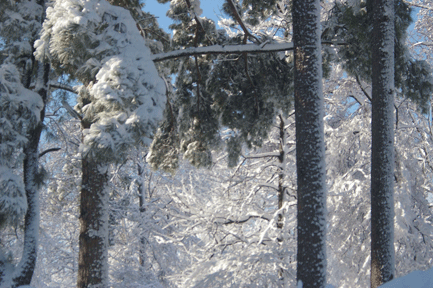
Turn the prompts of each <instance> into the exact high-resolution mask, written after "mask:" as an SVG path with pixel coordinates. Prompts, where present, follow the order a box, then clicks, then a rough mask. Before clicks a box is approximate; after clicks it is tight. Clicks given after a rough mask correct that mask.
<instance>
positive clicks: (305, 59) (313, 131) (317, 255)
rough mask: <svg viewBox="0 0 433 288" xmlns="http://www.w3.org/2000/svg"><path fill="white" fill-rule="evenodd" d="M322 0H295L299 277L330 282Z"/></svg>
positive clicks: (318, 284)
mask: <svg viewBox="0 0 433 288" xmlns="http://www.w3.org/2000/svg"><path fill="white" fill-rule="evenodd" d="M319 2H320V1H319V0H297V1H293V42H294V46H295V53H294V54H295V55H294V57H295V113H296V114H295V115H296V161H297V184H298V252H297V281H298V283H300V282H301V281H302V283H303V285H304V287H324V286H325V283H326V250H325V232H326V222H325V215H326V182H325V180H326V178H325V177H326V176H325V175H326V174H325V145H324V133H323V96H322V69H321V64H322V61H321V60H322V59H321V43H320V3H319Z"/></svg>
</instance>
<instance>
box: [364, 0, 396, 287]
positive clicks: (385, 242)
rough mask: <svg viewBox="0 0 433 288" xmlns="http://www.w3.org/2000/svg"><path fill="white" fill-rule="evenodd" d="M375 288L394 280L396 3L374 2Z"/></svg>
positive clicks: (372, 277) (383, 0) (373, 258)
mask: <svg viewBox="0 0 433 288" xmlns="http://www.w3.org/2000/svg"><path fill="white" fill-rule="evenodd" d="M371 4H372V6H370V7H371V8H372V12H373V19H374V20H373V21H374V22H373V25H374V26H373V34H372V64H373V65H372V89H373V90H372V120H371V131H372V148H371V149H372V150H371V287H373V288H375V287H378V286H380V285H381V284H383V283H385V282H388V281H390V280H391V279H393V278H394V196H393V193H394V1H393V0H374V1H372V3H371Z"/></svg>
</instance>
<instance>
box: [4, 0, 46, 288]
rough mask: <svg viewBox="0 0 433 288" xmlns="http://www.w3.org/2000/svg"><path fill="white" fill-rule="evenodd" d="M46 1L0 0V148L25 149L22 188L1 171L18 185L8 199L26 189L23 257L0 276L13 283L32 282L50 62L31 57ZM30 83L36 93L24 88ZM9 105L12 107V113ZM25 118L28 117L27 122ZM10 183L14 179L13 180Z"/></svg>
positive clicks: (36, 240) (9, 150)
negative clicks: (0, 119) (0, 123)
mask: <svg viewBox="0 0 433 288" xmlns="http://www.w3.org/2000/svg"><path fill="white" fill-rule="evenodd" d="M44 5H45V2H44V1H2V2H1V12H0V18H1V20H2V22H1V24H0V36H1V37H2V40H3V41H4V42H3V43H4V47H3V49H2V56H0V62H1V63H2V71H3V72H4V74H3V76H4V77H5V78H4V79H2V82H3V83H2V84H3V88H4V89H2V91H1V93H2V95H1V97H2V106H3V107H4V108H6V109H4V110H2V114H3V113H4V116H5V119H6V123H5V124H6V125H11V124H12V126H11V127H9V128H6V131H2V134H3V132H4V135H2V138H3V139H2V142H3V141H5V142H3V144H5V145H6V146H7V147H4V148H5V150H3V149H2V151H4V152H5V153H6V154H8V153H10V152H11V149H13V150H15V151H16V153H15V154H14V155H13V156H17V155H19V154H20V153H21V151H20V149H23V150H22V154H21V155H24V159H22V158H20V157H19V158H18V159H19V160H20V161H21V160H23V166H22V169H23V183H24V187H21V188H20V185H17V183H16V181H17V179H16V176H13V177H12V174H11V173H5V174H3V175H4V176H5V178H8V177H9V180H8V179H5V178H3V179H2V180H4V181H6V182H8V184H7V185H6V186H8V188H11V186H15V188H14V189H17V188H18V191H17V192H16V194H15V193H12V194H10V195H9V196H12V198H15V196H13V195H16V196H18V197H17V198H18V199H15V200H12V198H10V197H9V200H8V201H12V202H11V203H9V204H13V202H15V205H12V206H16V204H17V203H16V201H23V200H22V199H21V200H20V199H19V198H20V197H19V196H21V197H22V196H23V193H21V192H20V191H19V190H21V189H22V188H24V190H25V199H24V201H23V203H22V205H21V207H24V206H26V207H25V209H24V210H26V214H25V219H24V247H23V252H22V256H21V260H20V262H19V263H18V265H17V266H16V267H14V268H13V269H12V270H10V271H12V272H11V274H10V275H7V277H4V278H3V277H0V284H1V285H10V286H12V287H15V286H20V285H25V284H30V282H31V279H32V276H33V272H34V269H35V265H36V257H37V247H38V234H39V213H40V212H39V189H40V185H41V184H42V182H43V178H44V175H43V173H42V170H43V169H41V167H39V159H38V158H39V151H38V146H39V142H40V138H41V133H42V128H43V121H44V116H45V105H46V103H47V102H48V90H47V83H48V77H49V70H50V67H49V65H44V64H43V63H40V62H38V61H36V60H35V58H34V56H33V52H34V49H33V44H34V42H35V40H36V39H37V38H38V37H39V31H40V29H41V23H42V21H43V17H44V10H45V7H44ZM11 81H12V82H11ZM32 87H33V88H32ZM30 88H31V89H32V90H33V91H34V92H33V91H30V90H28V89H30ZM35 92H36V93H35ZM15 93H20V94H22V95H17V94H15ZM29 105H30V106H29ZM13 109H16V110H15V111H14V112H13ZM10 113H12V114H10ZM2 116H3V115H2ZM5 119H4V120H5ZM24 120H26V121H28V122H27V123H26V122H25V121H24ZM6 127H7V126H6ZM10 128H12V129H16V132H13V133H12V134H10V131H9V132H8V131H7V130H9V129H10ZM15 133H18V134H21V135H22V138H21V139H20V140H19V139H15V140H18V143H15V144H17V145H14V146H13V147H11V146H10V145H11V144H12V142H10V141H13V140H12V139H11V137H12V138H14V137H16V136H17V135H15V136H12V135H13V134H15ZM20 141H25V143H19V142H20ZM8 146H9V147H8ZM3 156H5V155H2V157H3ZM9 157H12V155H11V154H10V155H9ZM14 165H15V164H14ZM9 168H11V166H9ZM13 168H17V167H16V166H15V167H13ZM10 177H12V178H10ZM10 180H11V181H10ZM14 182H15V184H13V183H14ZM4 183H5V182H4ZM5 188H6V187H5ZM3 192H6V193H5V194H6V195H7V194H9V193H8V192H11V190H10V189H4V190H3ZM6 195H5V196H6ZM5 204H6V205H5ZM2 206H3V208H4V209H5V210H8V209H10V208H11V207H10V206H9V205H8V203H7V201H6V202H3V203H2ZM9 212H12V213H11V214H10V217H11V218H12V219H14V218H15V220H16V219H17V218H16V216H17V214H16V213H15V212H16V211H8V213H9ZM2 262H3V261H2ZM2 264H5V263H2ZM1 266H3V267H1V268H0V269H4V265H1ZM1 274H2V273H1ZM3 276H6V275H3Z"/></svg>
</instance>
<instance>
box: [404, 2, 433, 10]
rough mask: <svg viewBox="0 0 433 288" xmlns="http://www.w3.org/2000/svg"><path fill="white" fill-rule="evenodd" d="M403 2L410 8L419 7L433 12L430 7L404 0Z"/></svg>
mask: <svg viewBox="0 0 433 288" xmlns="http://www.w3.org/2000/svg"><path fill="white" fill-rule="evenodd" d="M403 2H404V3H406V4H407V5H409V6H413V7H418V8H423V9H427V10H431V11H433V7H429V6H426V5H421V4H416V3H412V2H410V1H406V0H403Z"/></svg>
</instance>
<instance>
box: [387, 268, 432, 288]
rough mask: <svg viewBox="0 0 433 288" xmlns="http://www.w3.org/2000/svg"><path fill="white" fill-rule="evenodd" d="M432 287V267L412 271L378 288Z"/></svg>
mask: <svg viewBox="0 0 433 288" xmlns="http://www.w3.org/2000/svg"><path fill="white" fill-rule="evenodd" d="M431 287H433V268H432V269H430V270H427V271H414V272H412V273H410V274H408V275H406V276H404V277H401V278H397V279H394V280H392V281H391V282H388V283H386V284H384V285H382V286H380V288H431Z"/></svg>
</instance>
